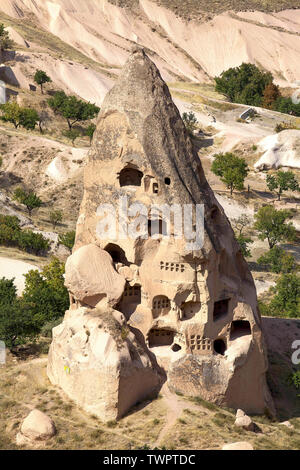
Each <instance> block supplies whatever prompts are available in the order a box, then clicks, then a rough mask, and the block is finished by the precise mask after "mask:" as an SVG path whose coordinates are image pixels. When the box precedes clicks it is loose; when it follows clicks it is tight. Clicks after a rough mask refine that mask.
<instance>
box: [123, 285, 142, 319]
mask: <svg viewBox="0 0 300 470" xmlns="http://www.w3.org/2000/svg"><path fill="white" fill-rule="evenodd" d="M141 300H142V293H141V286H139V285H138V284H136V285H134V286H131V285H130V284H129V283H128V282H127V283H126V286H125V289H124V293H123V295H122V298H121V300H120V302H119V304H118V307H117V309H118V310H119V311H120V312H122V313H124V315H125V317H126V319H127V320H129V318H130V316H131V315H132V314H133V312H135V310H136V308H137V306H138V305H139V304H140V303H141Z"/></svg>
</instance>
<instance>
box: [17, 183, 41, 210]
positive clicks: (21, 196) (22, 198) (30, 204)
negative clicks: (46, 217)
mask: <svg viewBox="0 0 300 470" xmlns="http://www.w3.org/2000/svg"><path fill="white" fill-rule="evenodd" d="M14 200H15V201H18V202H19V203H20V204H24V206H26V207H27V210H28V213H29V216H30V217H31V214H32V211H33V209H38V208H39V207H41V205H42V204H43V202H42V200H41V199H40V198H39V197H38V196H37V195H36V194H35V193H34V192H33V191H25V190H24V189H22V188H17V189H16V190H15V192H14Z"/></svg>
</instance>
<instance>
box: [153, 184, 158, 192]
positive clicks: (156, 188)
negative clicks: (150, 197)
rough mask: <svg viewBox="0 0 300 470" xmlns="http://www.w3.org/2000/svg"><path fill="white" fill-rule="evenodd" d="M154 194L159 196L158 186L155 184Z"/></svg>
mask: <svg viewBox="0 0 300 470" xmlns="http://www.w3.org/2000/svg"><path fill="white" fill-rule="evenodd" d="M153 194H158V184H157V183H153Z"/></svg>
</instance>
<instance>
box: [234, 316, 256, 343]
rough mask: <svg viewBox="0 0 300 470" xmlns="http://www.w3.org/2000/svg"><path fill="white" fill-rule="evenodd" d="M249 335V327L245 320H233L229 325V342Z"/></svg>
mask: <svg viewBox="0 0 300 470" xmlns="http://www.w3.org/2000/svg"><path fill="white" fill-rule="evenodd" d="M248 335H251V326H250V323H249V322H248V321H247V320H235V321H233V322H232V323H231V329H230V341H233V340H235V339H237V338H241V337H242V336H248Z"/></svg>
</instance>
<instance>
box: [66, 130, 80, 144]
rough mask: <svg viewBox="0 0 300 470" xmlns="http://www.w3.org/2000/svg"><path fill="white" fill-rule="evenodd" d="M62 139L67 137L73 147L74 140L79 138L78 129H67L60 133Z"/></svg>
mask: <svg viewBox="0 0 300 470" xmlns="http://www.w3.org/2000/svg"><path fill="white" fill-rule="evenodd" d="M62 135H63V136H64V137H67V139H69V140H70V141H71V142H72V145H73V146H74V145H75V140H76V139H78V137H79V136H80V132H79V130H78V129H68V130H67V131H64V132H63V133H62Z"/></svg>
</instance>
